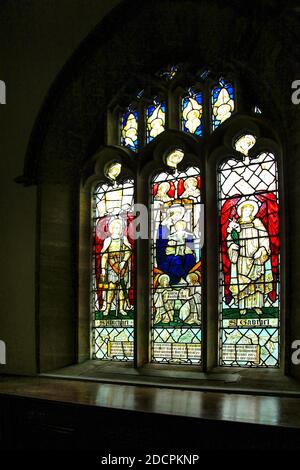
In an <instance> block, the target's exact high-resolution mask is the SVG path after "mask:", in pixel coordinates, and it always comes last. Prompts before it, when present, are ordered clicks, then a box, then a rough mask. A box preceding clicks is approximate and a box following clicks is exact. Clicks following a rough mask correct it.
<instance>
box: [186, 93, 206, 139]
mask: <svg viewBox="0 0 300 470" xmlns="http://www.w3.org/2000/svg"><path fill="white" fill-rule="evenodd" d="M202 105H203V99H202V93H193V94H190V95H189V96H185V97H184V98H183V99H182V130H183V131H184V132H188V133H190V134H194V135H197V136H198V137H201V136H202V134H203V125H202V112H203V108H202Z"/></svg>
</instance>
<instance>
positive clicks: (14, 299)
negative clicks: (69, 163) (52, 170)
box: [0, 0, 120, 373]
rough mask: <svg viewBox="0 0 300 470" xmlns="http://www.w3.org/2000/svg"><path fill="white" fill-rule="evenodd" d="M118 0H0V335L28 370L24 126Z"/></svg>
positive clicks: (32, 221) (30, 221)
mask: <svg viewBox="0 0 300 470" xmlns="http://www.w3.org/2000/svg"><path fill="white" fill-rule="evenodd" d="M119 2H120V0H88V1H87V0H75V1H74V0H1V2H0V63H1V70H0V79H1V80H4V81H5V82H6V86H7V104H6V105H0V136H1V137H0V149H1V152H0V153H1V156H0V165H1V166H0V168H1V169H0V179H1V183H0V191H1V195H0V220H1V235H0V239H1V243H0V253H1V254H0V265H1V267H0V339H2V340H4V341H5V342H6V345H7V366H5V367H4V366H0V371H3V372H9V373H34V372H35V370H36V358H35V256H36V203H37V193H36V186H31V187H28V188H26V189H24V188H23V187H22V186H21V185H18V184H16V183H15V182H14V178H15V177H17V176H19V175H21V174H22V173H23V166H24V158H25V154H26V149H27V146H28V141H29V137H30V133H31V131H32V128H33V125H34V122H35V119H36V117H37V115H38V112H39V110H40V108H41V106H42V103H43V101H44V99H45V96H46V94H47V93H48V90H49V88H50V86H51V84H52V82H53V81H54V79H55V77H56V76H57V75H58V74H59V72H60V70H61V69H62V67H63V66H64V64H65V62H66V61H67V60H68V59H69V57H70V56H71V54H72V53H73V52H74V50H75V49H76V48H77V47H78V45H79V44H80V43H81V41H82V40H83V39H84V37H85V36H86V35H87V34H88V33H89V32H90V31H91V30H92V29H93V28H94V27H95V25H96V24H98V23H99V22H100V21H101V19H102V18H103V16H104V15H106V13H107V12H109V11H110V10H111V9H112V8H113V7H114V6H115V5H117V4H118V3H119Z"/></svg>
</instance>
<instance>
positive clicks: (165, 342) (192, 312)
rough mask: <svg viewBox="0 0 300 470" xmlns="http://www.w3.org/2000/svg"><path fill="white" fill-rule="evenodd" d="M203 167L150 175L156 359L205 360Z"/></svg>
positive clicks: (197, 361)
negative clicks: (200, 169) (203, 323)
mask: <svg viewBox="0 0 300 470" xmlns="http://www.w3.org/2000/svg"><path fill="white" fill-rule="evenodd" d="M200 187H201V181H200V172H199V169H198V168H196V167H190V168H188V169H187V170H186V171H181V172H178V171H177V170H175V171H174V172H173V173H171V171H170V172H164V173H160V174H158V175H157V176H156V177H154V179H153V180H152V209H151V212H152V214H151V215H152V217H151V222H152V226H151V231H152V255H151V256H152V285H151V288H152V295H151V299H152V331H151V346H152V347H151V351H152V361H153V362H158V363H175V364H176V363H177V364H178V363H179V364H180V363H184V364H199V363H200V362H201V299H202V269H201V233H200V230H201V223H200V222H201V220H202V219H201V215H202V213H201V205H200V204H201V194H200Z"/></svg>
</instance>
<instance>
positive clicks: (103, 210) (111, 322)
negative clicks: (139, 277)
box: [91, 164, 134, 361]
mask: <svg viewBox="0 0 300 470" xmlns="http://www.w3.org/2000/svg"><path fill="white" fill-rule="evenodd" d="M110 170H111V171H110ZM116 174H117V168H116V164H114V168H110V169H109V170H108V171H107V175H108V176H109V177H110V178H111V179H112V180H113V179H115V178H116ZM133 202H134V184H133V180H127V181H125V182H123V183H117V182H114V183H112V184H109V183H102V184H99V185H98V186H97V187H96V189H95V191H94V195H93V206H94V207H93V210H94V214H93V227H94V248H93V285H92V293H91V297H92V298H91V301H92V313H93V356H94V358H95V359H106V360H117V361H131V360H133V350H134V346H133V344H134V343H133V341H134V237H133V232H132V230H133V229H132V222H133V219H134V216H133Z"/></svg>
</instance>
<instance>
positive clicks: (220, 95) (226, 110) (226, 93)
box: [211, 79, 235, 130]
mask: <svg viewBox="0 0 300 470" xmlns="http://www.w3.org/2000/svg"><path fill="white" fill-rule="evenodd" d="M211 100H212V128H213V130H215V129H216V128H217V127H218V126H219V125H220V124H222V122H224V121H226V119H228V118H230V116H231V114H232V113H233V111H234V108H235V106H234V90H233V85H232V83H226V82H225V81H224V80H223V79H221V80H220V82H219V84H218V85H217V86H215V87H214V88H213V89H212V94H211Z"/></svg>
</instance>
